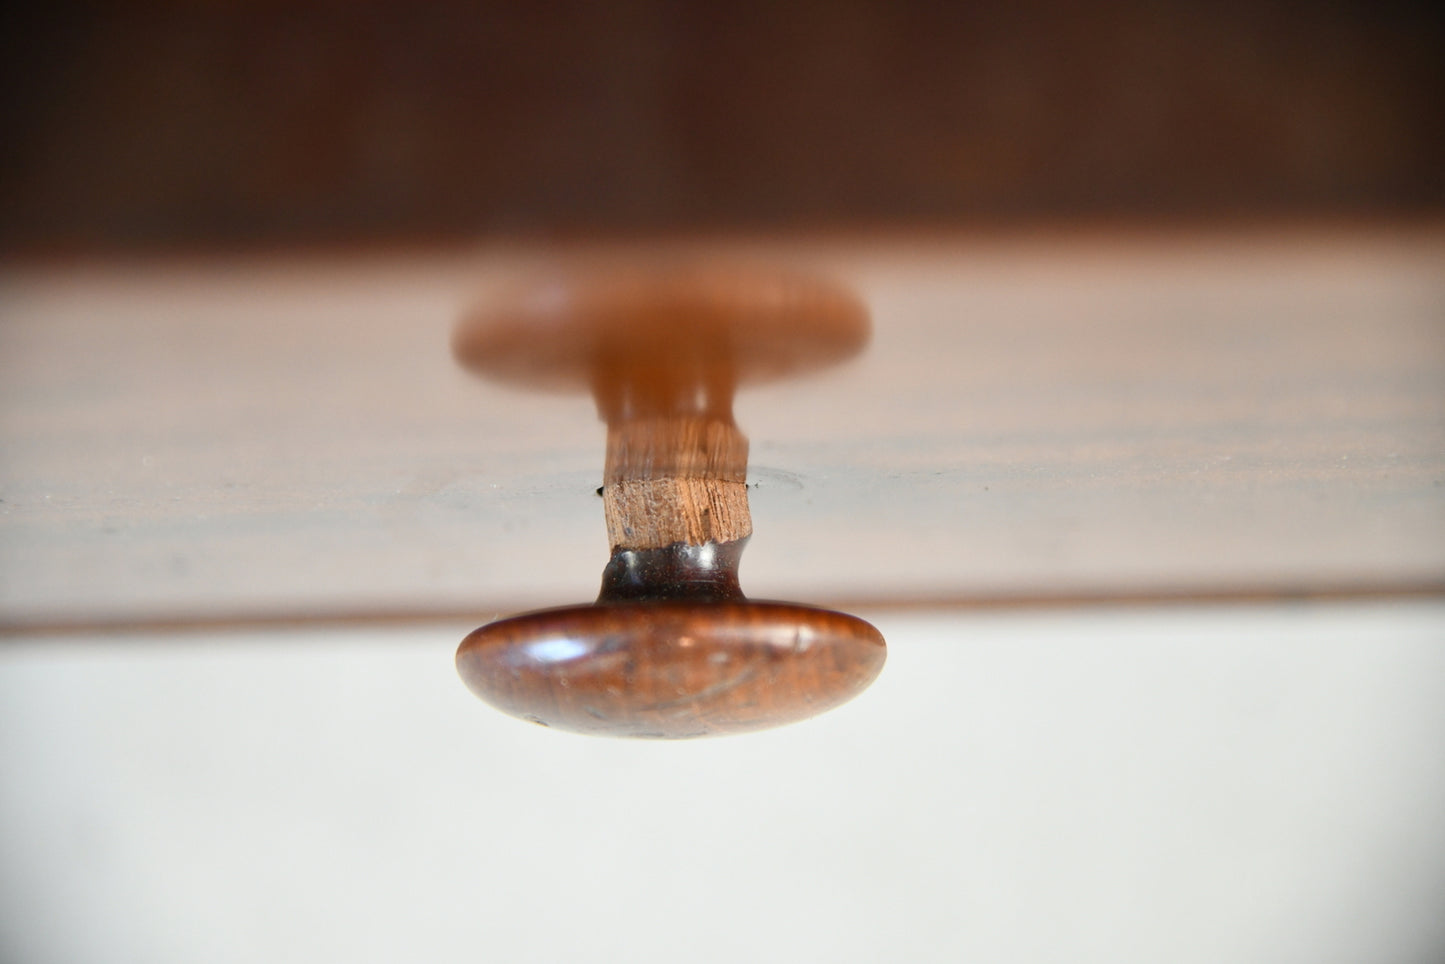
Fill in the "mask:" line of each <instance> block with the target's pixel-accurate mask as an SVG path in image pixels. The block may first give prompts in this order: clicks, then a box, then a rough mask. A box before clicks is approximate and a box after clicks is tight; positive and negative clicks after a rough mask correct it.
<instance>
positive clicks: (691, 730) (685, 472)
mask: <svg viewBox="0 0 1445 964" xmlns="http://www.w3.org/2000/svg"><path fill="white" fill-rule="evenodd" d="M867 338H868V320H867V313H866V311H865V310H864V309H863V307H862V305H861V304H860V303H859V302H858V301H857V300H856V299H855V298H853V297H852V296H851V295H850V294H848V293H847V292H846V291H843V290H842V289H839V288H837V287H836V286H833V285H829V284H825V283H823V282H820V281H817V280H813V279H810V278H805V277H800V276H794V275H787V274H782V273H777V272H761V273H759V272H743V271H737V270H732V271H725V270H720V269H716V268H710V267H706V266H697V265H688V264H679V263H675V262H674V263H667V264H659V263H647V264H637V263H633V264H629V265H627V266H624V267H617V266H614V267H612V268H610V269H593V270H591V271H587V272H576V271H574V272H571V273H568V274H565V275H556V276H552V277H547V278H542V279H538V280H536V281H534V282H532V283H530V284H526V285H522V286H519V287H517V288H515V289H513V290H510V291H508V292H504V293H503V294H502V295H500V296H499V297H497V298H495V299H494V300H493V301H491V302H490V303H489V304H488V305H487V306H485V307H484V308H482V309H481V310H479V311H478V312H476V313H474V314H473V315H471V316H469V317H468V318H466V319H465V320H464V321H463V322H462V324H461V325H460V326H459V327H458V329H457V332H456V336H455V338H454V342H453V347H454V351H455V354H456V356H457V358H458V360H459V361H461V362H462V364H464V365H465V366H466V367H468V368H469V369H471V370H472V371H474V372H477V373H478V374H481V375H483V376H485V377H488V378H493V379H498V380H502V381H507V382H513V383H521V384H524V385H530V386H532V387H537V388H552V389H556V388H562V389H568V388H573V389H586V390H589V391H591V393H592V394H593V397H594V399H595V400H596V402H597V406H598V410H599V412H600V414H601V415H602V417H603V419H604V420H605V421H606V422H607V424H608V444H607V465H606V469H605V473H604V486H603V496H604V514H605V516H606V519H607V530H608V536H609V539H610V541H611V545H612V559H611V561H610V562H609V563H608V565H607V568H606V570H605V571H604V574H603V582H602V592H601V594H600V596H599V597H598V600H597V602H596V603H595V604H592V605H587V606H573V607H567V608H562V609H551V610H543V611H540V612H534V613H528V614H525V615H521V616H516V617H513V618H510V619H503V620H500V621H498V622H494V623H491V624H489V625H487V626H483V627H482V628H480V629H478V630H476V631H475V632H473V633H471V635H469V636H468V637H467V638H466V639H465V640H464V641H463V642H462V644H461V647H460V648H459V649H458V651H457V669H458V671H459V673H460V674H461V677H462V679H463V680H464V681H465V682H466V684H467V686H468V687H469V688H470V689H471V690H472V692H474V693H475V694H476V695H477V696H479V697H481V698H482V699H483V700H485V701H487V702H488V703H491V704H492V705H493V706H495V707H497V708H498V709H501V710H503V711H504V712H507V713H510V714H512V715H514V716H518V717H521V718H523V719H526V720H531V721H532V722H535V723H540V724H543V725H545V726H552V727H558V728H561V729H568V730H574V731H578V732H583V733H595V734H605V735H613V736H638V737H659V738H684V737H693V736H707V735H711V734H721V733H737V732H744V731H747V730H756V729H763V728H766V727H771V726H777V725H780V724H783V723H791V722H794V721H796V720H801V719H804V718H807V717H810V716H813V715H815V714H817V713H820V712H822V711H824V710H827V709H829V708H831V707H834V706H837V705H839V704H841V703H843V702H846V701H847V700H849V699H851V698H852V697H854V696H856V695H857V694H858V693H859V692H861V691H862V690H863V689H864V688H865V687H867V686H868V684H869V683H871V682H872V681H873V679H874V678H875V677H876V676H877V675H878V673H879V672H880V671H881V670H882V668H883V662H884V658H885V655H886V648H885V645H884V642H883V637H882V636H881V635H880V634H879V632H878V630H876V629H875V628H873V627H872V626H871V625H869V624H868V623H866V622H864V621H863V620H861V619H857V618H855V617H852V616H848V615H844V614H843V613H836V612H830V611H827V610H822V609H815V608H812V607H808V606H801V605H796V604H792V603H777V602H752V601H749V600H748V599H747V598H746V597H744V596H743V593H742V590H741V589H740V587H739V585H738V577H737V567H738V562H739V559H740V558H741V555H742V550H743V547H744V545H745V544H746V542H747V540H748V538H749V536H750V535H751V533H752V521H751V517H750V514H749V511H748V502H747V485H746V478H747V439H746V437H745V436H744V435H743V434H742V433H741V432H740V431H739V430H738V428H737V426H736V425H735V424H734V422H733V417H732V396H733V392H734V390H735V389H736V388H737V386H739V385H741V384H746V383H748V382H753V381H760V380H765V379H772V378H779V377H784V376H787V375H791V374H794V373H796V372H799V371H802V370H806V369H808V368H815V367H821V366H822V365H826V364H831V363H833V362H836V361H839V360H841V359H844V358H847V357H849V356H851V355H853V354H856V353H857V352H858V351H860V350H861V349H862V348H863V346H864V345H865V344H866V342H867Z"/></svg>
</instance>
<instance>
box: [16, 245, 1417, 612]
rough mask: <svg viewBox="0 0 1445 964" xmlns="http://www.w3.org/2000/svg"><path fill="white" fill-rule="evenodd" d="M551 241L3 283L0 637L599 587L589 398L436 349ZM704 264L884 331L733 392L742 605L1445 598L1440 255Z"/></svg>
mask: <svg viewBox="0 0 1445 964" xmlns="http://www.w3.org/2000/svg"><path fill="white" fill-rule="evenodd" d="M682 247H689V246H687V245H682ZM702 247H703V246H697V245H693V246H691V249H692V250H694V251H697V250H700V249H701V248H702ZM556 250H557V249H552V248H546V249H537V248H533V249H517V248H506V247H495V246H494V247H487V248H478V249H476V250H471V251H454V252H450V253H434V254H430V255H425V256H420V255H413V256H401V255H397V256H389V257H368V258H347V259H305V258H294V257H288V258H275V259H239V260H237V259H221V260H191V261H155V262H135V263H127V264H114V265H97V264H91V265H87V264H73V265H60V264H57V265H52V266H50V267H46V268H40V267H31V268H27V269H23V270H22V269H21V268H19V267H16V266H13V265H12V266H11V267H9V268H8V269H6V270H5V271H4V272H3V273H0V500H3V501H0V624H3V625H4V626H6V627H9V628H11V629H12V630H13V629H16V628H20V627H25V626H29V627H38V628H45V627H50V628H54V629H64V628H66V627H72V628H75V627H83V626H102V627H104V626H126V625H139V624H145V625H151V626H166V625H177V626H194V625H206V624H216V623H230V622H255V623H259V624H266V625H272V624H276V623H280V622H285V621H290V620H303V621H316V620H328V619H332V620H353V621H355V620H374V619H397V620H401V619H416V618H446V619H460V620H464V622H465V623H467V624H471V625H476V624H477V623H478V622H480V621H482V620H483V619H484V618H487V617H490V616H493V615H503V614H505V613H508V612H516V611H519V610H523V609H528V608H534V607H542V606H549V605H557V604H562V603H567V602H570V601H573V600H576V599H578V598H580V597H582V596H583V595H584V594H587V593H589V592H590V591H591V590H592V587H595V585H596V579H597V573H598V570H599V568H600V567H602V566H603V565H604V564H605V563H606V561H607V552H606V549H607V545H606V535H605V533H606V529H605V523H604V520H603V513H602V512H601V511H599V510H600V508H601V504H602V501H603V500H602V499H601V498H599V497H598V496H597V494H596V490H597V488H598V487H599V486H601V485H602V483H603V478H602V477H601V471H600V470H601V466H602V464H603V462H604V459H605V440H604V438H603V433H602V432H601V430H600V426H599V425H598V424H597V421H596V419H595V417H594V415H593V414H592V413H591V412H590V411H589V410H588V404H587V403H586V402H585V401H584V400H583V399H581V398H577V397H566V396H559V397H547V396H534V395H524V394H521V393H519V392H518V391H516V390H513V389H509V388H505V387H501V386H496V387H494V386H491V385H489V384H485V383H482V382H480V381H478V380H477V379H474V378H471V377H469V376H467V374H466V373H464V372H462V371H460V370H458V369H457V367H456V365H455V362H454V361H453V359H452V357H451V355H450V352H449V351H448V340H449V337H450V332H451V329H452V327H453V326H454V325H455V324H456V321H457V319H458V317H460V316H461V315H462V314H463V313H464V312H465V311H466V310H467V309H468V307H469V306H472V305H474V304H476V302H477V300H478V298H479V297H483V296H485V295H487V294H488V293H490V292H494V291H497V290H500V289H501V288H502V286H504V285H506V284H510V283H513V282H515V281H516V280H517V278H519V277H524V276H531V275H533V274H535V273H536V271H537V270H538V269H539V267H540V266H541V265H543V264H544V263H550V262H551V261H552V260H553V256H554V254H555V252H556ZM562 250H564V251H565V250H568V249H562ZM571 250H572V251H574V252H575V250H576V249H575V248H573V249H571ZM707 250H721V251H722V252H723V253H724V254H728V255H738V254H740V253H741V254H746V255H748V256H749V257H751V258H753V259H755V260H764V261H767V262H769V263H771V262H773V261H776V260H783V261H789V262H797V263H801V264H803V266H804V267H806V268H808V269H809V270H812V271H814V272H817V273H820V274H823V275H826V276H828V277H833V278H836V279H839V280H841V281H843V282H844V283H846V284H848V285H849V286H850V287H851V288H852V289H853V290H855V291H856V292H857V293H858V296H859V298H860V299H861V300H863V301H864V302H865V303H866V304H867V305H868V307H869V309H870V311H871V312H872V315H873V322H874V336H873V341H872V343H871V345H870V346H869V348H868V350H867V352H865V353H864V354H862V355H860V356H859V357H858V358H857V359H856V360H855V361H853V362H850V363H848V364H846V365H844V366H842V367H839V368H835V369H832V370H828V371H824V372H820V373H818V374H817V375H815V376H813V377H810V378H808V379H807V380H806V381H800V382H796V383H779V384H775V385H764V386H760V387H758V388H756V389H751V390H747V391H744V392H743V393H741V394H740V395H739V397H738V401H737V411H736V416H737V421H738V423H739V424H741V425H743V426H744V427H745V428H746V431H747V434H748V436H749V438H750V469H749V472H750V476H749V484H750V485H751V488H750V489H749V501H750V503H751V513H752V517H753V521H754V525H755V528H756V530H757V533H758V534H757V535H756V536H755V537H754V538H753V540H752V542H751V544H750V547H749V550H748V558H747V562H746V564H745V565H744V572H743V576H744V578H745V580H746V585H747V587H748V590H749V592H750V593H752V594H753V595H755V596H759V597H762V598H785V599H787V598H792V599H805V600H809V601H811V602H817V603H822V604H826V605H830V606H841V607H848V608H859V607H862V606H865V605H867V606H876V605H895V606H896V605H905V604H910V605H911V604H950V603H960V604H968V605H1012V604H1019V603H1024V602H1028V603H1039V602H1047V601H1050V600H1059V601H1073V602H1078V601H1087V600H1090V599H1126V600H1148V599H1159V598H1164V599H1172V598H1190V599H1198V598H1247V599H1266V598H1275V597H1278V596H1280V595H1284V596H1296V595H1304V596H1314V595H1321V594H1324V595H1331V594H1334V595H1338V594H1340V593H1345V594H1351V593H1356V594H1357V593H1391V592H1412V591H1414V592H1418V591H1428V590H1430V589H1431V588H1432V587H1433V588H1435V589H1437V590H1438V589H1439V588H1440V586H1441V582H1442V574H1445V269H1442V265H1445V232H1442V231H1441V230H1440V229H1439V228H1438V227H1429V226H1423V227H1417V228H1411V227H1408V226H1399V225H1395V226H1391V225H1376V226H1373V227H1371V226H1362V227H1356V228H1349V227H1345V226H1339V227H1335V228H1329V229H1326V228H1320V227H1308V226H1295V227H1287V226H1286V227H1280V228H1275V229H1265V228H1260V229H1256V230H1253V231H1230V232H1211V231H1204V230H1200V231H1151V232H1133V233H1131V232H1116V231H1104V230H1095V231H1088V232H1072V233H1071V232H1059V233H1056V234H1042V235H1011V236H1005V235H1001V236H985V235H957V236H939V237H932V238H928V237H897V238H893V239H887V238H874V239H868V240H859V241H848V240H847V239H834V240H829V239H812V240H806V239H800V240H799V241H797V242H796V243H794V242H785V241H774V242H769V243H764V244H746V245H744V244H732V245H714V246H710V247H707Z"/></svg>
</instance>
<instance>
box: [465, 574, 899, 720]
mask: <svg viewBox="0 0 1445 964" xmlns="http://www.w3.org/2000/svg"><path fill="white" fill-rule="evenodd" d="M885 653H886V650H885V648H884V645H883V637H882V636H881V635H880V634H879V632H878V630H876V629H874V628H873V627H872V626H870V625H869V624H868V623H866V622H864V621H863V620H861V619H857V618H855V617H852V616H847V615H844V614H843V613H836V612H829V611H826V610H821V609H812V608H809V607H807V606H797V605H792V604H787V603H765V602H738V603H686V602H652V603H646V604H604V605H598V606H578V607H573V608H569V609H553V610H545V611H543V612H539V613H532V614H529V615H525V616H518V617H514V618H512V619H506V620H503V621H501V622H497V623H492V624H491V625H489V626H485V627H483V628H481V629H478V630H477V631H476V632H474V633H473V634H472V635H470V636H468V637H467V639H466V640H465V641H464V642H463V643H462V645H461V648H460V649H459V650H458V651H457V670H458V672H459V673H461V676H462V679H463V680H465V681H466V683H467V686H468V687H470V688H471V690H472V692H474V693H476V694H477V695H478V696H480V697H481V698H482V699H484V700H486V701H487V702H488V703H490V704H492V705H493V706H495V707H497V708H498V709H501V710H503V711H504V712H507V713H510V714H511V715H513V716H517V717H520V718H522V719H525V720H530V721H531V722H533V723H540V724H542V725H544V726H552V727H557V728H559V729H565V730H573V731H576V732H580V733H590V734H594V735H600V736H632V737H651V738H658V739H682V738H689V737H698V736H718V735H724V734H729V733H744V732H748V731H751V730H759V729H765V728H768V727H773V726H779V725H782V724H785V723H793V722H796V721H798V720H801V719H806V718H807V717H810V716H814V715H816V714H818V713H822V712H824V711H826V710H829V709H832V708H833V707H835V706H838V705H840V704H842V703H844V702H846V701H848V700H849V699H851V698H852V697H854V696H856V695H857V694H858V693H859V692H861V691H862V690H863V689H865V688H866V687H867V686H868V684H869V683H871V682H873V679H874V678H875V677H876V676H877V675H878V673H879V672H880V671H881V670H882V668H883V661H884V657H885Z"/></svg>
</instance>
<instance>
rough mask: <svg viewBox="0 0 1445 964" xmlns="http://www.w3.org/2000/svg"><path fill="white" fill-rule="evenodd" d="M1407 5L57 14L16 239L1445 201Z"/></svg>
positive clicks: (725, 226)
mask: <svg viewBox="0 0 1445 964" xmlns="http://www.w3.org/2000/svg"><path fill="white" fill-rule="evenodd" d="M1442 38H1445V30H1442V18H1441V15H1440V14H1438V13H1436V12H1434V10H1433V5H1427V4H1406V3H1388V2H1386V3H1363V2H1360V3H1333V4H1332V3H1308V4H1306V3H1287V4H1281V3H1227V2H1226V3H1209V4H1203V3H1201V4H1190V3H1183V2H1163V3H1148V2H1120V3H1107V4H1084V5H1068V6H1066V5H1062V4H1047V3H1037V2H1022V3H984V4H963V3H957V4H954V3H931V4H923V3H897V2H886V0H815V2H803V3H787V4H774V3H740V4H717V5H700V4H677V3H666V2H662V0H620V2H610V3H525V4H524V3H511V4H507V3H490V4H485V3H484V4H457V3H394V4H389V3H361V4H345V5H336V6H334V7H332V6H321V5H267V4H230V3H210V4H199V5H196V6H195V8H192V7H191V6H189V5H185V6H181V5H178V6H176V7H174V8H166V7H164V6H160V7H153V6H151V5H135V6H129V5H118V6H115V7H112V8H108V9H107V8H104V7H99V8H97V7H87V8H78V7H65V6H64V5H51V6H48V7H46V8H44V9H43V10H40V11H31V12H28V13H22V14H16V13H11V14H9V15H8V22H7V24H6V25H5V27H4V29H0V71H3V81H0V82H3V90H4V94H3V127H0V131H3V135H0V140H3V143H4V147H3V152H0V158H3V160H0V248H3V249H4V250H7V251H9V252H11V253H12V254H14V253H33V252H53V251H75V250H79V251H82V252H95V251H100V252H104V251H108V250H118V249H136V248H140V249H174V248H191V247H196V246H221V247H229V246H238V245H239V246H254V245H263V246H264V245H275V244H283V245H297V244H300V245H307V244H333V243H338V242H348V243H354V242H380V243H395V242H405V241H418V240H424V241H435V240H454V239H467V238H472V237H477V236H493V237H495V236H498V235H527V236H536V235H550V234H556V233H569V232H582V233H595V232H599V231H600V232H604V233H606V232H637V231H641V232H650V231H673V230H687V231H696V230H704V231H706V230H742V231H757V230H772V229H779V228H796V227H800V226H801V227H806V228H838V227H841V228H847V229H852V228H863V229H866V228H870V227H877V226H880V225H883V226H897V225H904V226H911V227H917V226H925V227H926V226H951V225H956V224H959V223H972V224H978V223H992V222H995V221H1017V220H1019V219H1043V220H1058V219H1061V218H1063V219H1067V218H1077V217H1089V218H1097V217H1105V218H1113V217H1120V216H1122V217H1137V216H1145V217H1153V218H1158V217H1166V218H1168V217H1184V218H1190V219H1200V218H1204V219H1214V218H1226V219H1227V218H1232V217H1238V216H1249V217H1257V216H1266V217H1269V216H1299V215H1309V216H1314V215H1327V216H1338V215H1345V216H1351V215H1364V216H1381V215H1384V216H1392V215H1398V214H1401V213H1420V212H1426V213H1430V212H1439V211H1440V210H1441V209H1442V208H1445V178H1442V176H1441V171H1442V170H1445V137H1442V133H1441V132H1442V117H1445V56H1442V51H1445V44H1442Z"/></svg>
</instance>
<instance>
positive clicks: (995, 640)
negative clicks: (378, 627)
mask: <svg viewBox="0 0 1445 964" xmlns="http://www.w3.org/2000/svg"><path fill="white" fill-rule="evenodd" d="M878 622H879V624H880V626H881V628H883V629H884V631H885V632H886V633H887V634H888V636H889V638H890V643H891V647H892V649H891V656H890V663H889V666H888V668H887V669H886V670H885V672H884V674H883V677H882V678H881V679H880V681H879V682H878V684H877V685H876V686H875V687H874V688H873V689H872V690H871V691H870V692H868V693H867V694H865V695H864V696H863V697H862V698H860V699H859V700H858V701H856V702H855V703H854V704H852V705H851V706H848V707H845V708H843V709H842V710H839V711H837V712H835V713H833V714H831V715H829V716H826V717H824V718H821V719H819V720H816V721H813V722H811V723H807V724H802V725H798V726H795V727H792V728H789V729H785V730H780V731H776V732H773V733H769V734H760V735H756V736H750V737H736V738H731V739H723V740H717V741H711V742H706V741H705V742H697V743H679V744H656V743H626V742H609V741H604V740H594V739H588V738H584V737H574V736H569V735H565V734H559V733H554V732H549V731H546V730H542V729H539V728H535V727H531V726H528V725H526V724H522V723H518V722H515V721H512V720H510V719H507V718H505V717H502V716H500V715H497V714H495V713H493V712H492V711H490V710H488V709H487V708H485V707H483V706H482V705H480V704H478V703H476V702H475V701H473V700H472V698H471V697H470V696H469V695H468V694H467V693H466V692H465V691H464V690H463V688H462V686H461V684H460V683H459V682H458V681H457V680H456V678H455V676H454V675H453V673H452V670H451V666H450V659H451V651H452V647H453V645H454V643H455V640H456V636H457V634H456V633H453V632H450V631H446V630H435V629H432V630H427V631H424V632H422V631H417V632H410V633H405V632H367V633H362V632H356V631H348V632H347V633H345V634H344V635H342V634H332V635H320V634H313V635H305V636H294V637H287V638H277V637H251V636H237V637H228V638H215V639H205V640H184V639H170V640H163V641H156V642H154V643H153V644H146V643H140V642H136V641H129V642H128V643H127V644H126V645H113V644H112V645H107V644H104V643H103V641H94V642H84V643H75V642H60V641H54V640H49V641H35V642H33V643H22V644H18V645H17V644H15V643H13V642H12V643H11V644H8V645H6V646H5V647H4V648H3V649H0V959H3V960H4V961H6V962H36V964H44V962H105V964H123V962H130V961H135V962H146V964H165V962H187V964H190V962H199V961H204V962H229V961H236V962H255V961H268V962H278V961H307V962H311V961H330V960H336V961H348V962H354V961H402V960H416V961H469V962H472V961H505V962H525V961H539V962H540V961H546V962H561V961H579V960H588V961H625V962H645V961H668V962H674V961H736V960H748V961H754V960H780V961H781V960H789V961H824V960H826V961H868V962H875V961H883V960H898V961H962V960H984V961H1030V962H1032V961H1069V962H1078V961H1101V962H1104V961H1107V962H1128V961H1140V962H1144V961H1148V962H1159V961H1169V962H1186V961H1208V962H1235V961H1251V962H1252V961H1259V962H1269V964H1288V962H1301V964H1305V962H1308V964H1327V962H1370V964H1393V962H1399V964H1406V962H1426V961H1437V960H1440V959H1441V956H1440V955H1441V953H1442V949H1445V920H1442V918H1441V908H1445V603H1434V604H1409V605H1404V604H1401V605H1392V606H1339V605H1332V606H1321V605H1315V606H1302V607H1297V608H1259V609H1252V608H1238V609H1217V610H1187V609H1178V610H1161V611H1157V612H1123V611H1120V612H1110V611H1096V612H1088V613H1056V614H1042V615H1009V616H1002V615H995V616H986V617H985V616H978V617H959V616H952V617H948V618H944V617H941V616H938V617H931V616H925V615H913V616H908V617H904V618H900V617H897V616H893V617H888V618H880V619H878Z"/></svg>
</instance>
